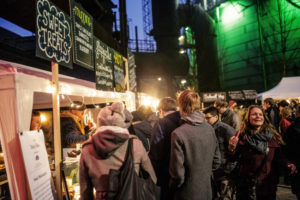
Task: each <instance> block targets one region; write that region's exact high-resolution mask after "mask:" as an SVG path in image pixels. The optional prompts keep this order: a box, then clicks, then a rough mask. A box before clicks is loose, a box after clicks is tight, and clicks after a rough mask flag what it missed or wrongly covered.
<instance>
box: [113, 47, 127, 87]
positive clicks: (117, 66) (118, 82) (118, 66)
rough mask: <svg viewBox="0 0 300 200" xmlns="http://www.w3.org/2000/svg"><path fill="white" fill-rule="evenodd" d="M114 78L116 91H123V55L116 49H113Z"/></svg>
mask: <svg viewBox="0 0 300 200" xmlns="http://www.w3.org/2000/svg"><path fill="white" fill-rule="evenodd" d="M113 63H114V80H115V88H116V91H117V92H125V76H124V74H125V73H124V71H125V70H124V62H123V57H122V55H121V54H119V53H118V52H116V51H113Z"/></svg>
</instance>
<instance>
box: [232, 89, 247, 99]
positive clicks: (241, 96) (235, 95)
mask: <svg viewBox="0 0 300 200" xmlns="http://www.w3.org/2000/svg"><path fill="white" fill-rule="evenodd" d="M228 96H229V99H231V100H244V99H245V98H244V94H243V92H242V91H240V90H237V91H228Z"/></svg>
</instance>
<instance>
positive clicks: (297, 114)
mask: <svg viewBox="0 0 300 200" xmlns="http://www.w3.org/2000/svg"><path fill="white" fill-rule="evenodd" d="M296 117H300V105H297V106H296Z"/></svg>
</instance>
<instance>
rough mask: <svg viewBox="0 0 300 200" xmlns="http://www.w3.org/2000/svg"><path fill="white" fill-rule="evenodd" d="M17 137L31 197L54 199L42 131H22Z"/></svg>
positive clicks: (34, 198)
mask: <svg viewBox="0 0 300 200" xmlns="http://www.w3.org/2000/svg"><path fill="white" fill-rule="evenodd" d="M19 138H20V143H21V149H22V154H23V159H24V164H25V169H26V174H27V178H28V182H29V188H30V192H31V197H32V199H33V200H36V199H54V196H53V193H52V188H51V178H52V177H51V171H50V167H49V161H48V155H47V151H46V146H45V139H44V134H43V131H42V130H39V131H24V132H21V133H19Z"/></svg>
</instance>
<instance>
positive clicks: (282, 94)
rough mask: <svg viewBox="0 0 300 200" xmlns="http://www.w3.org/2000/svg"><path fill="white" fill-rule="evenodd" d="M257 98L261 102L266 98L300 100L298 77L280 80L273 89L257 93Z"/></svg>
mask: <svg viewBox="0 0 300 200" xmlns="http://www.w3.org/2000/svg"><path fill="white" fill-rule="evenodd" d="M257 98H258V99H259V100H262V101H263V100H264V99H266V98H273V99H289V98H300V76H294V77H284V78H282V79H281V81H280V82H279V83H278V84H277V85H276V86H275V87H274V88H272V89H270V90H268V91H265V92H262V93H259V94H258V95H257Z"/></svg>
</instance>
